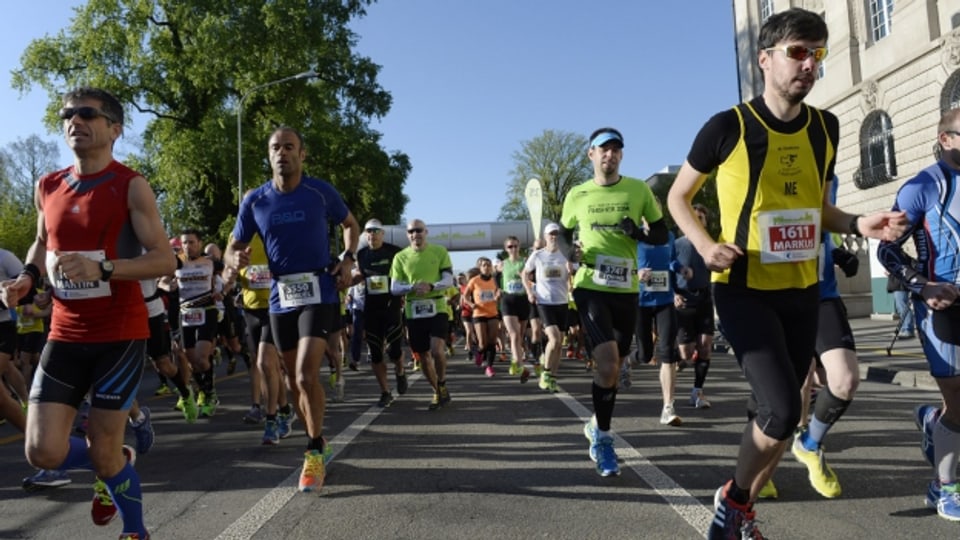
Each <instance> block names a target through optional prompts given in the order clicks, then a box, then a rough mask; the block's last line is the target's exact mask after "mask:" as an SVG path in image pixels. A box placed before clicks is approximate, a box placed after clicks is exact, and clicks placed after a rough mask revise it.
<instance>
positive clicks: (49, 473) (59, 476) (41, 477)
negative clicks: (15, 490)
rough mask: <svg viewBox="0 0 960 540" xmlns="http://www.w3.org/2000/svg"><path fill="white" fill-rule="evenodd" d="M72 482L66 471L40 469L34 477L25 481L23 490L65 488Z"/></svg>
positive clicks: (29, 477)
mask: <svg viewBox="0 0 960 540" xmlns="http://www.w3.org/2000/svg"><path fill="white" fill-rule="evenodd" d="M70 482H72V480H70V476H69V475H68V474H67V472H66V471H57V470H46V469H40V470H38V471H37V472H36V473H35V474H33V475H32V476H28V477H26V478H24V479H23V489H25V490H27V491H38V490H41V489H46V488H55V487H60V486H65V485H67V484H69V483H70Z"/></svg>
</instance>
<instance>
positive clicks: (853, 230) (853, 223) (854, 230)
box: [850, 215, 863, 236]
mask: <svg viewBox="0 0 960 540" xmlns="http://www.w3.org/2000/svg"><path fill="white" fill-rule="evenodd" d="M859 221H860V216H859V215H856V216H853V219H851V220H850V234H852V235H855V236H863V235H862V234H860V223H859Z"/></svg>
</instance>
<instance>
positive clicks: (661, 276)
mask: <svg viewBox="0 0 960 540" xmlns="http://www.w3.org/2000/svg"><path fill="white" fill-rule="evenodd" d="M644 288H645V289H646V290H648V291H650V292H667V291H669V290H670V272H668V271H666V270H654V271H652V272H650V281H649V282H647V283H645V284H644Z"/></svg>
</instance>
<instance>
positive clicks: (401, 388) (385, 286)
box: [353, 219, 407, 407]
mask: <svg viewBox="0 0 960 540" xmlns="http://www.w3.org/2000/svg"><path fill="white" fill-rule="evenodd" d="M363 232H364V234H365V235H366V240H367V245H366V246H365V247H363V248H361V249H360V251H358V252H357V267H356V268H354V270H353V284H354V285H358V284H360V283H363V284H364V287H365V288H366V301H365V302H364V306H363V311H362V315H361V316H362V317H363V328H364V333H365V338H364V339H365V341H366V343H367V347H368V350H369V351H370V363H371V364H372V366H373V374H374V375H375V376H376V377H377V384H379V385H380V401H378V402H377V406H378V407H387V406H389V405H390V404H391V403H393V399H394V398H393V394H392V393H391V391H390V385H389V384H388V383H387V365H386V364H385V363H384V361H383V354H384V350H386V353H387V356H388V357H389V358H390V361H391V362H393V366H394V373H395V374H396V377H397V393H398V394H400V395H403V394H405V393H406V392H407V375H406V373H404V370H403V350H402V348H401V347H402V343H403V320H402V318H401V317H402V316H403V315H402V311H403V299H402V298H400V297H398V296H394V295H393V294H391V293H390V267H391V266H392V265H393V258H394V257H395V256H396V255H397V253H399V252H400V248H399V247H398V246H395V245H393V244H391V243H389V242H384V241H383V224H382V223H380V220H378V219H371V220H368V221H367V223H366V225H364V227H363ZM354 342H357V343H359V339H357V338H356V337H355V339H354Z"/></svg>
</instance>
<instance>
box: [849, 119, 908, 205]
mask: <svg viewBox="0 0 960 540" xmlns="http://www.w3.org/2000/svg"><path fill="white" fill-rule="evenodd" d="M896 176H897V155H896V151H895V150H894V147H893V122H892V121H890V115H888V114H887V113H886V112H884V111H873V112H871V113H870V114H868V115H867V117H866V118H865V119H864V120H863V125H862V126H860V169H859V170H858V171H857V172H856V174H855V175H854V180H853V181H854V183H855V184H856V186H857V187H858V188H860V189H867V188H872V187H876V186H879V185H881V184H886V183H887V182H892V181H893V180H894V179H895V178H896Z"/></svg>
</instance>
